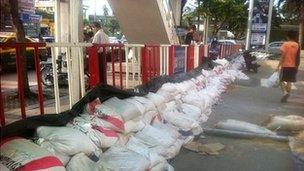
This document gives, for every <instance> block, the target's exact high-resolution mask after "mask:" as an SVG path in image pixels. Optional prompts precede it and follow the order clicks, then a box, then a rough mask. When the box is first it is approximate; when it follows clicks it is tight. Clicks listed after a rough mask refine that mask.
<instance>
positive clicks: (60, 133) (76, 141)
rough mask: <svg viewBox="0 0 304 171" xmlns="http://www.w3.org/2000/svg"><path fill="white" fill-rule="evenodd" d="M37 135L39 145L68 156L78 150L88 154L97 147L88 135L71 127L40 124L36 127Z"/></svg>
mask: <svg viewBox="0 0 304 171" xmlns="http://www.w3.org/2000/svg"><path fill="white" fill-rule="evenodd" d="M37 136H38V138H39V139H38V141H37V143H38V144H39V145H40V146H41V147H43V148H46V149H53V150H56V151H58V152H60V153H62V154H66V155H70V156H71V155H75V154H77V153H80V152H83V153H85V154H90V153H92V152H94V151H95V150H97V149H98V148H97V147H96V145H95V144H94V143H93V142H92V141H91V140H90V138H89V137H88V136H86V135H85V134H84V133H82V132H80V131H79V130H75V129H73V128H68V127H48V126H41V127H38V128H37Z"/></svg>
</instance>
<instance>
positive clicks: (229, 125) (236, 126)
mask: <svg viewBox="0 0 304 171" xmlns="http://www.w3.org/2000/svg"><path fill="white" fill-rule="evenodd" d="M216 127H217V128H220V129H226V130H232V131H243V132H252V133H258V134H268V135H276V133H275V132H272V131H270V130H269V129H266V128H264V127H261V126H259V125H255V124H252V123H248V122H244V121H239V120H234V119H227V120H225V121H220V122H218V123H217V124H216Z"/></svg>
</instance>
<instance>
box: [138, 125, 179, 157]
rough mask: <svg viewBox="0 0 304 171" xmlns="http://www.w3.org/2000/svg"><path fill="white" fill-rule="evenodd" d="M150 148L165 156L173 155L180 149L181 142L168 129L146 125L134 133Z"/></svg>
mask: <svg viewBox="0 0 304 171" xmlns="http://www.w3.org/2000/svg"><path fill="white" fill-rule="evenodd" d="M134 137H136V138H137V139H139V140H141V141H142V143H143V144H145V145H147V146H148V147H149V148H150V149H151V150H153V151H154V152H156V153H157V154H159V155H162V156H163V157H165V158H172V157H174V156H175V155H176V154H177V153H178V152H179V150H180V147H181V145H182V144H183V142H182V141H181V140H179V139H176V138H174V137H173V136H172V135H171V134H170V132H169V131H166V130H162V129H158V128H155V127H152V126H150V125H147V126H146V127H145V128H144V129H143V130H142V131H140V132H138V133H136V134H135V135H134Z"/></svg>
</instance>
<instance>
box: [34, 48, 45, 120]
mask: <svg viewBox="0 0 304 171" xmlns="http://www.w3.org/2000/svg"><path fill="white" fill-rule="evenodd" d="M38 53H39V49H38V46H35V68H36V76H37V85H38V101H39V108H40V114H41V115H42V114H44V107H43V94H42V85H41V72H40V59H39V55H38Z"/></svg>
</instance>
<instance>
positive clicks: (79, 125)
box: [67, 117, 119, 148]
mask: <svg viewBox="0 0 304 171" xmlns="http://www.w3.org/2000/svg"><path fill="white" fill-rule="evenodd" d="M95 123H96V122H91V120H88V119H85V118H83V117H76V118H74V120H73V121H72V122H70V123H69V124H67V127H71V128H73V129H76V130H79V131H81V132H83V133H84V134H86V135H87V136H88V137H89V138H90V139H91V141H92V142H94V144H95V145H96V146H97V147H99V148H107V147H110V146H112V145H114V144H115V143H116V142H117V141H118V139H119V137H118V134H117V133H116V132H115V131H113V130H110V129H107V128H105V127H103V126H102V125H98V124H95Z"/></svg>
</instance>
